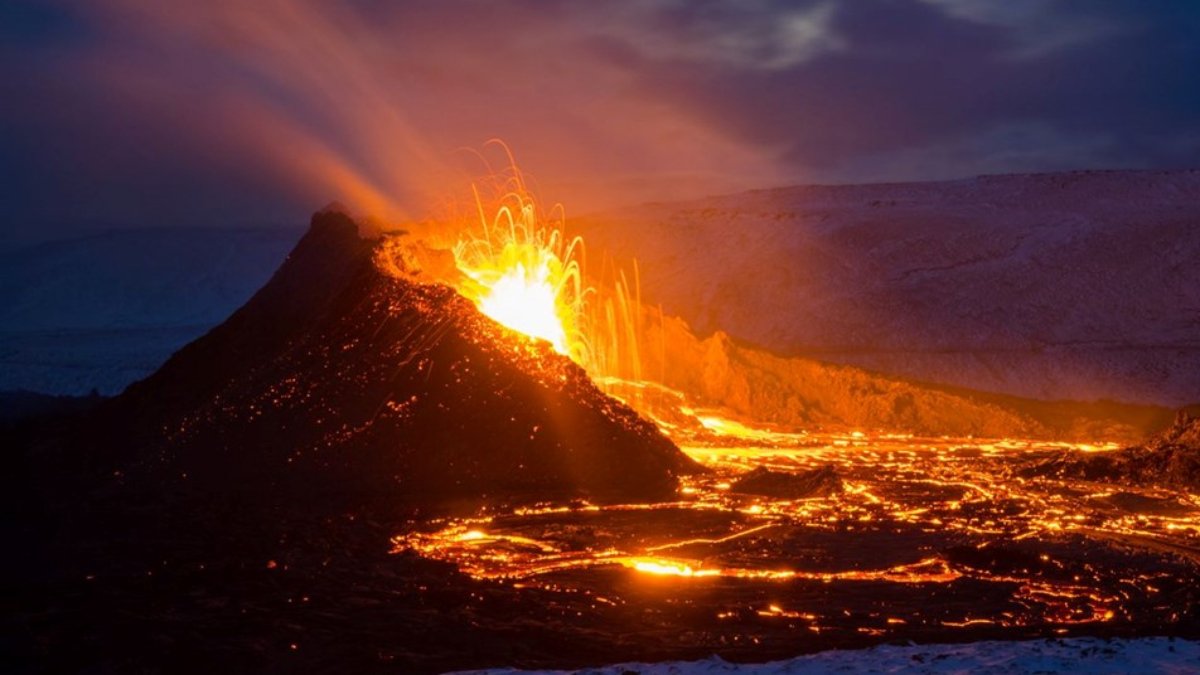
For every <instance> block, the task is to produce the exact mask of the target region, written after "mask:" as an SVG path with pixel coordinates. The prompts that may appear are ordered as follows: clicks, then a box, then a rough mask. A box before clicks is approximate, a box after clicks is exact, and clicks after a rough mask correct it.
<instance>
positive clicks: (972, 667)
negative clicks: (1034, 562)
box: [468, 637, 1200, 675]
mask: <svg viewBox="0 0 1200 675" xmlns="http://www.w3.org/2000/svg"><path fill="white" fill-rule="evenodd" d="M468 672H470V673H472V674H478V675H483V674H487V675H505V674H509V673H511V674H516V673H523V674H525V675H535V674H538V675H564V674H566V673H578V674H579V675H630V674H631V673H633V674H636V675H784V674H785V673H804V674H805V675H825V674H830V675H832V674H833V673H837V674H839V675H842V674H845V673H930V674H938V675H945V674H950V673H954V674H958V673H963V674H966V673H978V672H987V673H997V674H1004V673H1012V674H1014V675H1015V674H1018V673H1047V674H1050V673H1087V675H1107V674H1110V673H1112V674H1114V675H1115V674H1117V673H1122V674H1123V673H1143V674H1145V675H1151V674H1154V673H1164V674H1172V675H1174V674H1178V675H1183V674H1185V673H1195V672H1200V642H1195V641H1191V640H1179V639H1174V638H1165V637H1156V638H1141V639H1135V640H1107V639H1099V638H1067V639H1051V640H1026V641H1019V642H998V641H997V642H974V643H966V644H954V645H919V646H918V645H912V646H907V647H900V646H893V645H881V646H878V647H872V648H870V649H863V650H833V651H827V652H820V653H817V654H809V655H806V656H799V657H796V658H793V659H787V660H784V661H775V662H772V663H759V664H734V663H729V662H727V661H724V660H722V659H720V658H718V657H715V656H714V657H712V658H709V659H706V660H703V661H676V662H673V663H622V664H617V665H612V666H603V667H599V668H585V669H581V670H574V671H566V670H537V671H532V670H513V669H503V668H501V669H495V670H480V671H468Z"/></svg>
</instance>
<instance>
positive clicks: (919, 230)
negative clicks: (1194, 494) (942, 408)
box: [572, 171, 1200, 406]
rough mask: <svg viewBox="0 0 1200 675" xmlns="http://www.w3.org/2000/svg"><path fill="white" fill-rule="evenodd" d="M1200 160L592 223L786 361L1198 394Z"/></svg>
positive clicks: (794, 192)
mask: <svg viewBox="0 0 1200 675" xmlns="http://www.w3.org/2000/svg"><path fill="white" fill-rule="evenodd" d="M1198 225H1200V171H1174V172H1171V171H1154V172H1150V171H1146V172H1138V171H1105V172H1078V173H1062V174H1036V175H1006V176H984V177H979V178H972V179H967V180H959V181H951V182H939V183H911V184H881V185H844V186H806V187H790V188H780V189H773V190H757V191H753V192H746V193H742V194H736V195H729V196H724V197H713V198H709V199H702V200H696V201H690V202H679V203H655V204H646V205H643V206H639V207H633V208H629V209H623V210H620V211H613V212H608V213H604V214H599V215H596V216H590V217H584V218H576V219H574V220H573V221H572V226H573V228H574V229H575V230H576V231H577V232H578V233H580V234H582V235H583V236H584V237H585V238H586V240H587V241H588V246H589V250H590V251H593V252H594V251H600V250H608V251H610V252H611V254H612V255H613V256H614V257H616V258H617V259H619V260H628V259H630V258H636V259H637V260H638V261H639V262H640V268H639V269H640V276H641V288H642V295H643V298H644V299H645V300H646V301H648V302H650V303H661V305H662V306H663V309H664V311H665V313H666V314H668V315H679V316H681V317H683V318H684V319H685V320H687V321H688V323H689V324H691V325H692V326H693V327H694V328H695V330H696V331H697V332H698V333H699V334H701V335H704V334H709V333H712V332H714V331H717V330H723V331H725V332H727V333H729V334H730V335H731V336H733V337H734V338H737V339H740V340H743V341H747V342H750V343H753V344H756V345H759V346H762V347H765V348H767V349H769V350H770V351H772V352H774V353H777V354H781V355H784V356H796V355H807V356H811V357H814V358H818V359H822V360H826V361H831V362H836V363H844V364H852V365H857V366H862V367H865V368H869V369H871V370H874V371H878V372H885V373H889V374H894V375H901V376H906V377H910V378H915V379H918V380H922V381H928V382H939V383H943V384H947V385H955V386H960V387H967V388H971V389H976V390H984V391H993V392H1000V393H1007V394H1014V395H1018V396H1025V397H1033V398H1041V399H1073V400H1096V399H1114V400H1121V401H1127V402H1136V403H1156V404H1161V405H1169V406H1176V405H1183V404H1187V403H1192V402H1196V401H1198V400H1200V265H1196V264H1195V261H1196V260H1200V227H1198Z"/></svg>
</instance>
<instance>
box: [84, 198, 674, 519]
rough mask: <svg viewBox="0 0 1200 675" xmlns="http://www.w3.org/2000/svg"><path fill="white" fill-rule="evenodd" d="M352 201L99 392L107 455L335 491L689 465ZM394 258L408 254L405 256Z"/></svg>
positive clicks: (334, 497) (517, 495) (146, 473)
mask: <svg viewBox="0 0 1200 675" xmlns="http://www.w3.org/2000/svg"><path fill="white" fill-rule="evenodd" d="M389 243H395V237H390V238H386V239H377V240H370V239H363V238H361V237H360V236H359V232H358V226H357V225H356V224H355V222H354V221H353V220H352V219H351V218H350V217H348V216H347V215H345V214H344V213H342V212H340V211H339V210H337V209H327V210H325V211H322V212H320V213H317V214H316V215H314V216H313V218H312V222H311V226H310V229H309V231H308V232H307V234H306V235H305V236H304V237H303V238H302V239H301V241H300V242H299V243H298V244H297V246H296V247H295V249H294V250H293V251H292V252H291V254H290V255H289V256H288V258H287V260H286V262H285V263H284V264H283V265H282V267H280V269H279V270H278V271H277V272H276V273H275V275H274V276H273V278H272V279H271V280H270V281H269V282H268V283H267V284H266V286H265V287H263V288H262V289H261V290H260V291H259V292H258V293H257V294H256V295H255V296H254V297H253V298H252V299H251V300H250V301H249V302H248V303H247V304H246V305H245V306H244V307H242V308H241V309H239V310H238V311H237V312H236V313H234V314H233V315H232V316H231V317H229V319H228V320H227V321H225V322H224V323H222V324H221V325H219V326H217V327H216V328H214V329H213V330H212V331H210V332H209V333H208V334H207V335H205V336H203V337H202V338H200V339H198V340H196V341H195V342H193V343H191V344H189V345H187V346H186V347H185V348H183V349H182V350H180V351H179V352H178V353H177V354H175V355H174V356H173V357H172V358H171V359H170V360H169V361H168V362H167V363H166V364H165V365H164V366H163V367H162V368H161V369H160V370H159V371H158V372H156V373H155V374H153V375H152V376H151V377H149V378H147V379H145V380H143V381H141V382H138V383H136V384H134V385H132V386H130V387H129V389H128V390H126V392H124V394H122V395H121V396H119V397H118V398H116V399H115V400H113V401H112V402H111V403H110V404H109V405H106V406H103V407H102V409H101V410H99V411H97V413H96V415H95V418H96V419H95V423H94V424H93V425H92V426H91V427H89V428H88V430H87V432H86V433H87V435H88V436H89V437H92V438H93V439H99V441H98V443H97V441H96V440H93V442H92V444H93V445H97V444H98V445H99V446H101V447H100V448H99V449H98V450H97V451H96V452H94V453H93V459H92V461H93V463H94V465H93V468H94V469H98V470H100V472H101V473H103V474H107V475H112V476H116V477H117V479H118V481H119V482H121V483H122V484H132V485H145V486H149V485H153V486H154V489H155V490H160V491H165V492H171V493H174V492H185V493H187V492H194V491H201V492H206V493H207V492H212V491H217V492H234V493H237V492H247V493H252V494H256V495H264V494H265V495H277V496H286V497H292V498H294V497H296V496H298V495H304V496H305V498H306V499H309V500H311V499H319V500H321V501H322V502H324V503H329V504H347V503H349V504H353V503H366V502H370V503H381V502H382V503H388V504H393V505H395V504H407V505H413V504H417V505H428V504H435V503H436V504H447V503H453V502H461V503H469V504H475V505H477V504H479V503H481V502H500V501H504V502H521V501H533V500H539V499H549V498H572V497H579V498H586V499H589V500H594V501H609V500H614V499H621V500H631V499H652V498H662V497H664V496H668V495H670V494H672V493H673V491H674V489H675V485H676V478H677V476H678V475H680V474H682V473H687V472H691V471H694V470H695V469H696V465H694V464H693V462H692V461H691V460H690V459H688V458H687V457H686V456H684V455H683V454H682V453H681V452H679V450H678V449H676V448H675V447H674V445H673V444H672V443H671V442H670V441H669V440H667V438H666V437H664V436H663V435H662V434H661V433H660V432H659V431H658V430H657V429H656V428H655V427H654V426H653V425H651V424H649V423H648V422H646V421H644V420H642V419H641V418H639V417H638V416H637V414H636V413H634V412H633V411H632V410H631V409H629V408H627V407H626V406H624V405H623V404H621V403H619V402H617V401H615V400H613V399H611V398H608V397H607V396H605V395H604V394H603V393H601V392H600V391H599V390H598V389H597V388H596V387H595V386H594V385H593V384H592V383H591V381H590V380H589V379H588V377H587V375H586V374H585V373H584V371H583V370H582V369H581V368H579V367H578V366H576V365H575V364H573V363H572V362H571V361H570V360H569V359H567V358H565V357H562V356H560V355H558V354H556V353H554V351H553V349H552V348H551V347H550V345H549V344H548V343H544V342H540V341H536V340H531V339H528V338H525V337H523V336H520V335H518V334H516V333H514V332H512V331H510V330H507V329H505V328H503V327H501V326H500V325H498V324H496V323H494V322H492V321H491V320H490V319H488V318H486V317H484V316H483V315H482V314H480V313H479V312H478V311H477V310H476V309H475V307H474V306H473V305H472V304H471V303H470V302H469V301H467V300H466V299H465V298H463V297H461V296H459V295H458V294H457V293H456V292H455V291H454V290H453V289H451V288H449V287H447V286H444V285H440V284H435V283H425V282H424V281H423V277H422V274H421V273H420V270H419V269H416V263H414V262H413V261H412V260H411V259H410V261H409V267H408V268H407V269H398V268H397V269H391V270H390V271H388V270H385V269H384V268H385V267H387V266H388V265H386V264H385V263H384V262H383V260H384V258H385V257H386V256H384V255H383V252H382V249H383V248H384V247H385V246H387V245H388V244H389ZM393 267H394V265H393Z"/></svg>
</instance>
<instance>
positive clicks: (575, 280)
mask: <svg viewBox="0 0 1200 675" xmlns="http://www.w3.org/2000/svg"><path fill="white" fill-rule="evenodd" d="M508 187H509V188H510V189H509V190H508V191H507V192H505V193H503V194H502V196H501V197H500V198H499V199H498V200H496V201H495V203H493V204H488V205H485V204H484V202H483V200H482V199H481V198H480V196H479V194H478V192H476V195H475V199H476V204H475V205H476V210H477V212H478V214H479V224H478V228H475V231H472V232H470V233H469V234H466V235H464V236H463V238H461V239H460V240H459V241H458V243H457V245H455V247H454V260H455V263H456V264H457V266H458V269H459V271H460V272H462V273H463V275H464V276H465V278H466V281H465V283H464V284H463V285H462V287H461V288H460V289H459V291H460V292H461V293H463V295H465V296H467V297H468V298H469V299H471V300H472V301H473V302H475V304H476V306H477V307H479V310H480V311H481V312H483V313H484V314H486V315H487V316H489V317H491V318H492V319H494V320H495V321H497V322H498V323H500V324H502V325H504V326H507V327H508V328H511V329H513V330H515V331H517V332H519V333H523V334H524V335H528V336H529V337H532V338H535V339H539V340H545V341H547V342H549V343H550V345H551V346H553V347H554V350H555V351H557V352H558V353H559V354H563V355H565V356H569V357H571V358H572V359H574V360H575V361H576V362H577V363H581V364H585V363H586V362H587V352H588V350H587V341H586V339H585V338H584V336H583V332H582V330H581V327H582V324H583V319H582V317H583V301H584V295H585V293H584V289H583V284H582V281H581V273H580V265H579V262H578V261H577V260H576V259H575V257H576V253H577V251H579V250H580V249H581V247H582V242H581V240H580V239H578V238H575V239H573V240H570V241H568V240H567V239H566V238H565V236H564V235H563V233H562V225H561V216H560V217H559V218H558V219H557V220H555V219H554V218H551V219H544V218H542V217H540V216H539V212H538V208H537V205H536V204H535V203H534V201H533V200H532V198H531V197H530V196H529V193H528V192H527V191H526V189H525V186H524V183H523V182H522V180H521V177H520V174H519V173H517V172H516V170H515V169H513V176H512V178H511V179H510V181H509V185H508ZM489 211H490V212H491V213H493V214H494V215H492V216H491V217H490V218H489V217H488V215H487V213H488V212H489ZM555 212H556V213H560V211H558V210H556V211H555Z"/></svg>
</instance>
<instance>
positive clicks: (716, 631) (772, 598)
mask: <svg viewBox="0 0 1200 675" xmlns="http://www.w3.org/2000/svg"><path fill="white" fill-rule="evenodd" d="M705 422H706V426H707V430H708V432H707V433H705V434H703V436H702V437H697V438H676V439H675V440H676V442H677V443H678V444H679V445H680V446H681V447H682V448H684V450H685V451H686V452H687V453H688V454H689V455H691V456H692V457H693V458H694V459H696V460H697V461H699V462H701V463H702V464H703V465H705V466H706V467H707V468H708V469H710V470H711V471H710V472H709V473H706V474H702V475H699V476H695V477H691V478H687V479H685V481H684V485H683V488H682V490H681V496H680V499H679V500H678V501H674V502H666V503H655V504H619V505H608V506H596V505H591V504H587V503H571V504H545V505H541V506H539V507H536V508H522V509H514V510H509V511H504V512H496V513H485V514H480V515H478V516H476V517H471V518H463V519H453V520H444V521H439V522H436V523H433V524H432V525H430V526H429V527H427V528H425V529H424V530H423V531H418V532H415V533H407V534H404V535H402V536H398V537H396V538H395V540H394V544H395V547H396V551H397V552H399V551H415V552H417V553H419V554H420V555H421V556H424V557H427V558H432V559H436V560H440V561H446V562H450V563H453V564H454V565H456V566H457V567H458V569H460V570H461V571H462V572H464V573H466V574H468V575H470V576H472V577H475V578H476V579H480V580H491V581H494V582H496V583H500V584H504V585H511V587H513V588H520V589H541V591H543V592H547V593H549V594H550V596H551V598H554V600H553V601H554V602H557V603H558V604H559V606H561V609H562V612H563V613H564V615H570V614H574V613H578V614H580V615H582V614H583V613H594V612H597V611H605V610H610V611H615V612H616V613H617V614H622V613H623V614H624V615H625V616H630V617H636V622H637V623H638V626H639V627H638V630H639V631H644V630H648V629H649V630H653V629H654V627H657V628H658V629H661V630H662V631H664V635H663V639H664V640H665V641H668V642H669V641H671V640H673V639H674V638H673V637H668V636H667V633H669V632H671V631H692V632H695V631H700V632H701V633H702V634H703V637H702V638H697V640H698V641H700V642H705V643H709V644H711V643H713V642H716V643H718V644H725V645H728V646H729V647H734V648H736V647H739V646H741V647H746V648H750V647H753V648H755V649H759V650H761V649H763V648H764V647H767V648H769V646H770V645H771V644H775V645H776V646H777V647H780V648H781V649H782V648H783V647H782V645H784V644H790V645H793V647H794V645H795V644H796V643H795V639H796V637H797V636H806V635H807V636H814V635H815V634H819V635H820V636H821V640H822V641H823V644H829V642H827V640H828V639H830V638H836V637H841V638H843V639H842V640H840V641H838V640H835V642H840V643H848V642H855V641H856V640H855V639H854V638H855V637H857V638H858V640H857V641H860V642H861V641H864V640H865V641H878V640H879V639H881V636H895V637H899V636H905V637H908V636H912V637H919V636H931V635H937V636H938V637H939V638H945V637H946V633H952V634H959V635H961V636H963V637H964V639H965V638H966V637H967V636H970V637H973V638H974V637H980V636H982V635H989V634H1003V635H1007V636H1011V635H1013V634H1014V633H1018V634H1039V635H1046V634H1067V633H1081V632H1082V633H1090V634H1096V633H1114V632H1122V631H1124V630H1130V629H1134V630H1138V631H1146V630H1147V629H1150V630H1153V629H1154V628H1153V627H1155V626H1162V627H1163V628H1164V629H1165V628H1166V627H1168V626H1171V625H1176V624H1177V623H1178V622H1180V621H1184V622H1186V621H1188V619H1187V618H1185V617H1184V616H1182V615H1183V614H1185V613H1194V612H1195V609H1194V608H1195V602H1196V600H1195V598H1194V597H1193V596H1195V595H1196V594H1197V593H1198V592H1200V590H1193V589H1195V586H1194V582H1195V580H1196V578H1197V577H1196V567H1195V564H1194V560H1195V558H1196V555H1197V553H1200V549H1198V548H1197V547H1196V545H1197V530H1198V528H1200V518H1197V513H1198V509H1200V503H1198V500H1197V499H1196V498H1195V497H1193V496H1187V495H1184V496H1180V495H1179V494H1178V493H1166V492H1158V491H1154V490H1138V491H1131V490H1130V489H1128V488H1122V489H1118V488H1115V487H1113V486H1111V485H1099V484H1089V483H1086V482H1078V481H1070V482H1067V481H1061V480H1050V479H1040V478H1039V479H1027V478H1021V477H1018V476H1017V475H1015V473H1014V469H1015V467H1016V466H1017V464H1019V463H1024V462H1026V461H1028V460H1030V459H1034V458H1037V457H1039V456H1042V455H1046V454H1048V453H1051V452H1055V451H1059V450H1062V449H1063V448H1065V447H1069V446H1065V445H1062V444H1046V443H1040V444H1039V443H1036V442H1020V441H998V442H981V441H979V440H968V439H955V438H913V437H908V436H894V435H881V436H866V435H864V434H861V433H858V432H855V433H853V434H849V435H822V436H817V435H810V434H806V433H795V434H791V433H775V432H757V431H755V430H752V429H748V428H746V427H744V426H742V425H739V424H733V423H728V422H724V421H722V420H720V419H714V418H705ZM1077 447H1079V446H1077ZM1082 449H1085V450H1093V451H1105V450H1106V449H1105V448H1095V447H1089V446H1082ZM760 467H764V468H767V469H771V470H773V471H779V472H789V473H793V474H795V473H803V472H810V474H809V475H811V476H812V481H811V482H812V487H813V490H812V491H811V496H807V497H795V496H792V497H766V496H761V495H754V494H747V493H745V492H740V491H739V486H738V485H737V481H738V479H739V478H740V477H742V476H743V475H745V474H746V473H747V472H749V471H751V470H754V469H758V468H760ZM648 626H649V628H648ZM1135 626H1136V628H1134V627H1135ZM1123 627H1124V628H1123ZM758 653H760V654H761V653H762V652H761V651H760V652H758Z"/></svg>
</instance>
